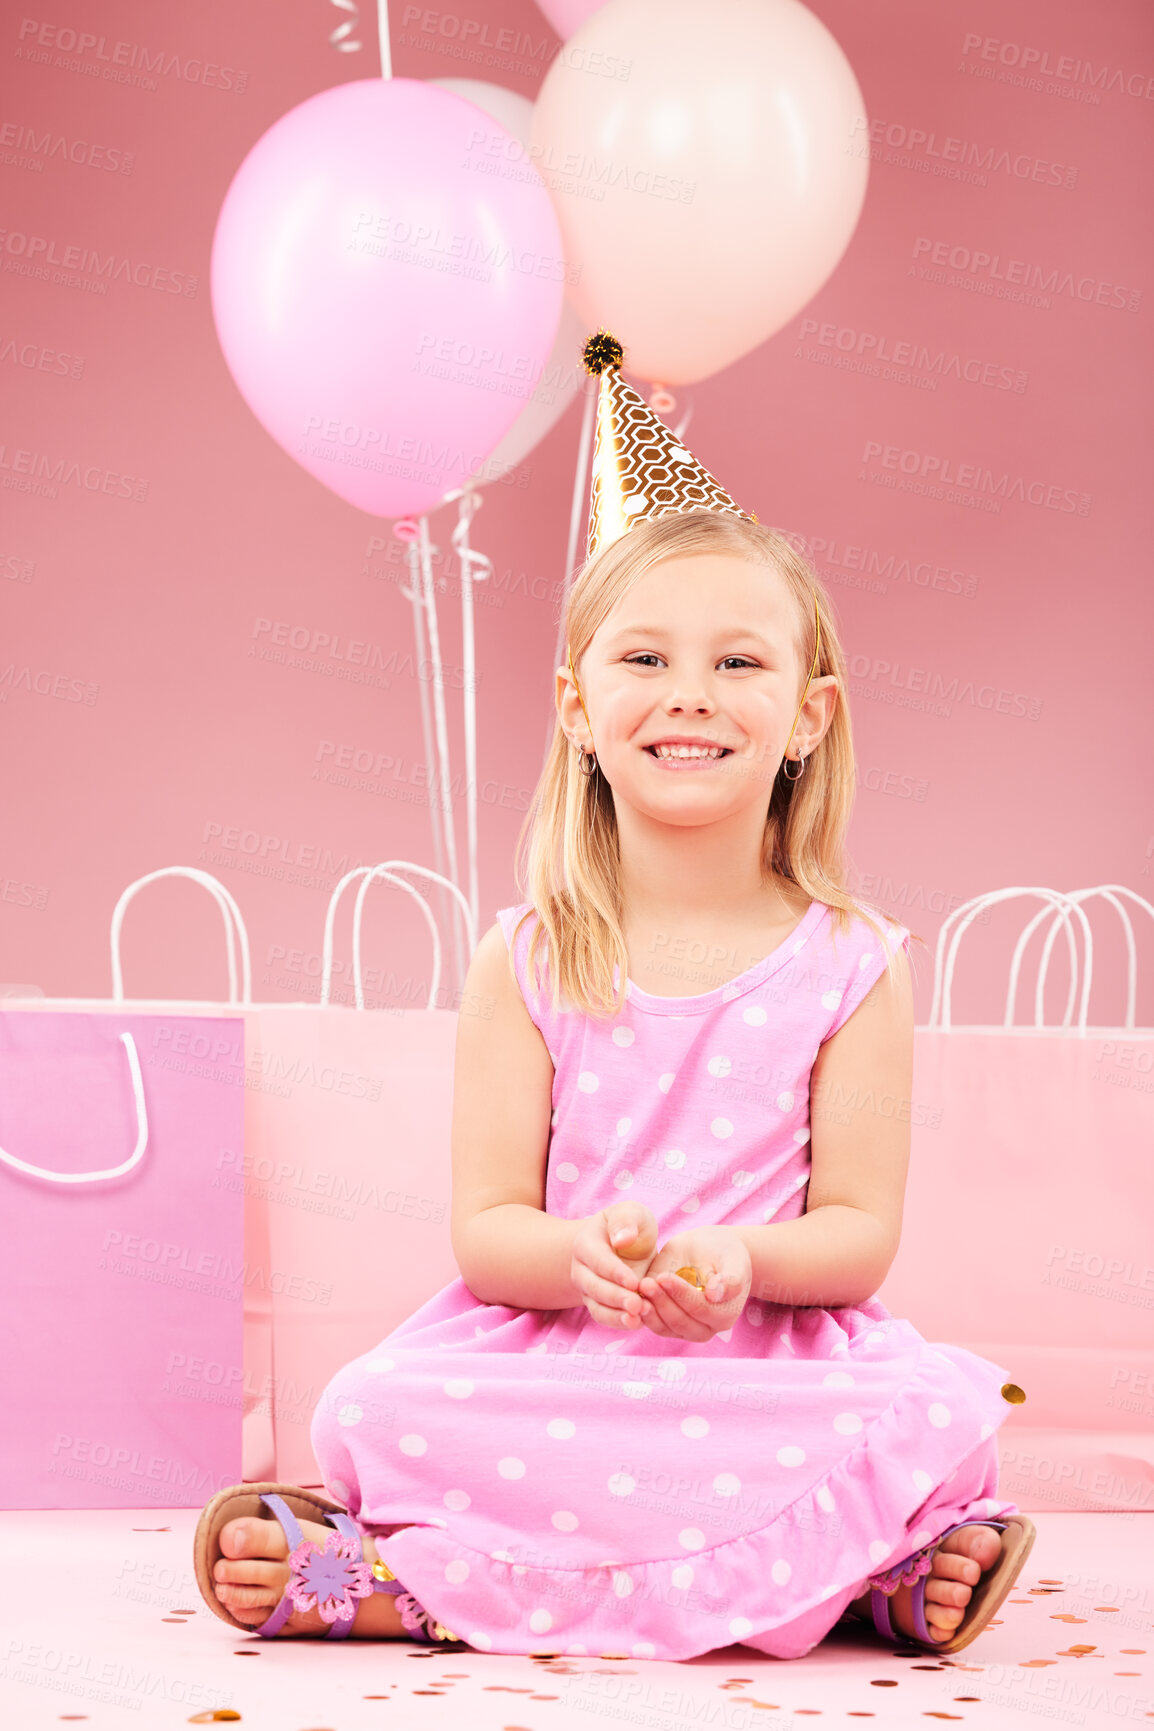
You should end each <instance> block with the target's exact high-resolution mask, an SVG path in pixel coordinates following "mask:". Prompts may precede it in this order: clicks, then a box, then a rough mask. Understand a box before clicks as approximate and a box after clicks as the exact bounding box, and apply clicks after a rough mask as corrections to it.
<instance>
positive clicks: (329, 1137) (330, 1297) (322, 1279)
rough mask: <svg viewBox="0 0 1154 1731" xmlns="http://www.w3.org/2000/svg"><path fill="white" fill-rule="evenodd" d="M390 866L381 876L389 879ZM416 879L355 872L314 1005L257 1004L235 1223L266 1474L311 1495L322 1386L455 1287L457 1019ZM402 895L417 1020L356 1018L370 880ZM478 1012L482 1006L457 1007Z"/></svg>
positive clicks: (435, 877)
mask: <svg viewBox="0 0 1154 1731" xmlns="http://www.w3.org/2000/svg"><path fill="white" fill-rule="evenodd" d="M390 868H392V869H390ZM401 870H408V871H415V872H417V873H419V875H421V876H422V877H424V878H426V879H428V880H432V881H435V882H438V883H440V884H442V885H443V886H444V887H445V888H447V889H448V890H450V891H451V892H452V893H453V894H454V895H455V896H456V897H457V899H458V901H459V902H460V904H461V906H462V908H463V910H464V913H465V924H466V930H467V933H468V938H469V946H470V953H471V952H472V950H473V948H475V946H476V937H475V933H474V931H473V926H472V918H471V914H470V912H469V908H468V904H467V903H466V902H465V901H464V898H463V897H462V896H461V893H460V891H459V890H458V889H457V888H456V886H455V885H453V884H451V883H450V882H449V881H448V880H447V879H445V878H443V877H441V876H440V875H439V874H438V873H436V872H432V871H430V870H428V868H426V867H419V866H413V865H411V864H409V863H408V862H405V861H389V862H386V864H384V865H380V866H376V867H373V868H371V869H370V868H369V867H365V866H362V867H359V868H357V869H356V870H354V871H352V872H350V873H349V874H348V875H347V876H346V877H345V878H344V879H343V880H342V881H341V883H340V884H338V886H337V888H336V890H335V892H334V894H333V897H332V900H331V902H330V905H329V910H328V917H327V919H326V924H325V938H324V976H323V981H322V987H321V1001H320V1004H319V1005H306V1004H266V1005H262V1006H261V1008H260V1011H259V1015H258V1026H259V1050H258V1052H256V1053H254V1055H253V1058H252V1063H253V1065H254V1066H255V1067H256V1068H258V1069H259V1071H260V1073H261V1075H262V1076H263V1078H264V1080H265V1089H266V1091H265V1092H263V1093H262V1095H261V1097H260V1099H261V1106H260V1111H259V1113H258V1114H257V1116H256V1119H255V1124H254V1134H253V1135H252V1137H251V1138H250V1140H249V1142H248V1143H247V1145H246V1148H245V1153H244V1161H243V1167H242V1168H241V1170H240V1171H239V1173H238V1177H239V1178H240V1179H241V1180H242V1181H243V1188H244V1193H245V1198H246V1206H247V1208H248V1209H249V1211H250V1213H251V1212H254V1211H255V1210H257V1209H261V1210H262V1211H263V1216H264V1221H265V1229H266V1231H267V1239H268V1246H269V1255H270V1260H271V1264H272V1266H274V1267H275V1268H276V1269H277V1271H278V1277H279V1278H278V1282H277V1285H276V1287H275V1290H274V1291H273V1292H272V1294H271V1300H270V1302H271V1312H272V1341H273V1347H272V1350H273V1361H274V1366H275V1374H274V1377H273V1397H272V1409H273V1425H274V1433H275V1448H276V1476H277V1477H278V1478H281V1479H285V1480H288V1481H289V1482H291V1483H294V1484H306V1485H307V1484H320V1483H321V1474H320V1469H319V1467H318V1466H317V1464H316V1461H315V1459H314V1457H313V1453H312V1448H311V1445H310V1442H309V1427H310V1425H311V1422H312V1417H313V1412H314V1411H315V1409H316V1406H317V1404H318V1402H319V1401H320V1399H321V1398H322V1396H323V1393H324V1389H325V1386H326V1384H327V1383H328V1382H329V1381H330V1379H331V1378H332V1377H333V1376H334V1375H335V1374H336V1372H337V1371H338V1370H339V1369H340V1367H341V1366H342V1365H343V1364H345V1363H347V1362H348V1361H349V1360H350V1359H352V1358H356V1357H358V1356H359V1355H360V1354H361V1353H363V1352H367V1351H368V1350H369V1348H370V1347H372V1346H374V1345H375V1344H376V1343H377V1342H378V1341H379V1340H381V1339H383V1337H384V1336H385V1335H386V1334H388V1333H389V1332H390V1331H391V1330H392V1329H393V1328H395V1327H396V1326H397V1325H398V1324H399V1323H401V1322H403V1321H404V1320H405V1318H406V1317H408V1316H410V1315H412V1313H413V1311H415V1310H417V1309H418V1308H419V1307H420V1305H422V1304H423V1303H424V1302H425V1301H426V1299H428V1298H431V1297H432V1296H433V1295H434V1294H435V1293H436V1292H438V1291H440V1289H441V1288H442V1287H443V1286H446V1285H448V1284H449V1282H450V1281H452V1280H455V1279H456V1278H457V1276H458V1272H459V1271H458V1269H457V1265H456V1260H455V1258H454V1256H453V1250H452V1244H451V1240H450V1230H449V1215H450V1201H451V1194H452V1162H451V1157H450V1124H451V1113H452V1082H453V1057H454V1051H455V1047H456V1032H457V1011H456V1010H454V1009H441V1008H437V1007H436V1006H437V1003H438V1000H439V999H441V998H443V996H444V994H443V993H442V992H441V990H440V985H439V982H440V967H441V948H440V939H439V935H438V931H437V926H436V922H435V920H434V919H433V916H432V913H431V911H430V910H429V907H428V904H427V903H426V901H425V900H424V898H423V897H422V896H420V895H418V893H417V891H416V890H414V889H413V887H412V886H411V885H410V884H407V883H405V882H404V880H403V879H402V878H401V877H399V876H398V875H397V874H398V873H399V872H400V871H401ZM358 877H359V878H360V879H361V880H362V881H361V884H360V889H359V891H358V894H357V898H356V903H355V907H354V913H353V932H352V961H353V970H352V971H353V984H354V996H355V1007H346V1006H341V1005H334V1004H333V1003H332V1002H331V1001H330V1000H331V982H332V972H333V930H334V922H335V917H336V911H337V906H338V903H339V902H340V899H341V896H342V894H343V892H344V890H345V888H346V887H347V886H349V885H350V884H351V883H353V882H354V881H355V880H356V879H357V878H358ZM378 879H381V880H384V881H387V882H390V883H391V884H393V886H394V887H396V888H398V889H401V890H405V891H407V892H408V894H409V895H411V896H412V897H413V898H414V899H415V901H416V902H417V904H418V906H419V908H420V909H421V911H422V912H423V914H424V917H425V919H426V920H427V922H428V924H429V928H430V934H431V939H432V945H433V968H432V978H431V986H430V991H429V997H428V1006H429V1007H428V1008H426V1009H421V1010H407V1009H404V1010H402V1009H376V1010H373V1009H366V1008H365V1007H364V1006H365V998H364V984H363V970H362V967H361V946H360V929H361V911H362V908H363V905H364V900H365V894H366V891H367V890H368V888H369V886H370V884H371V883H372V882H374V881H375V880H378ZM461 1010H462V1013H464V1012H466V1011H469V1012H470V1013H481V1014H483V1013H484V1006H469V1005H462V1006H461Z"/></svg>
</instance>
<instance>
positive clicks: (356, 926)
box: [321, 859, 477, 1010]
mask: <svg viewBox="0 0 1154 1731" xmlns="http://www.w3.org/2000/svg"><path fill="white" fill-rule="evenodd" d="M400 871H410V872H416V873H417V875H418V876H419V877H423V878H429V879H431V880H432V881H433V882H435V883H439V884H441V885H442V887H443V888H445V889H447V890H449V891H451V892H452V894H453V895H455V896H456V898H457V900H458V901H459V902H460V904H461V907H462V909H463V910H464V915H465V930H466V932H467V934H468V937H469V949H470V953H471V952H472V951H473V950H475V949H476V947H477V944H476V938H475V935H474V931H473V916H472V911H471V909H470V907H469V904H468V902H467V901H466V900H465V897H464V895H463V894H462V893H461V891H460V890H459V889H458V887H457V885H456V884H455V883H452V882H451V881H450V880H449V879H448V878H446V877H442V875H441V873H440V872H435V871H431V870H430V869H429V867H428V866H421V865H416V864H414V863H413V861H412V860H404V859H390V860H385V861H384V862H383V863H382V864H381V865H376V866H354V868H353V870H352V871H350V872H346V873H345V876H344V877H343V878H342V879H341V881H340V883H339V884H338V885H337V887H336V889H335V890H334V891H333V893H332V896H331V898H330V900H329V907H328V913H327V914H326V915H325V941H324V968H323V972H322V975H321V1003H322V1005H326V1004H328V1003H329V1000H330V994H331V991H332V976H333V927H334V925H335V922H336V915H337V904H338V902H339V901H340V899H341V897H342V895H343V894H344V892H345V890H346V889H347V887H348V885H349V884H351V883H353V882H354V881H355V879H357V878H361V879H362V880H363V881H362V883H361V886H360V889H359V890H358V891H357V899H356V903H355V905H354V907H353V989H354V992H355V996H356V1006H357V1009H358V1010H363V1009H364V1007H365V992H364V983H363V978H362V972H361V919H362V915H363V911H364V905H365V897H366V895H367V894H368V890H369V885H370V884H371V883H373V882H374V881H375V880H378V879H379V880H381V881H383V882H386V883H391V884H394V885H395V886H396V887H397V889H402V890H405V891H407V892H408V894H409V895H411V896H413V897H414V898H415V899H416V901H417V903H418V904H419V906H420V909H421V912H422V914H423V915H424V917H425V920H426V922H427V924H428V926H429V930H430V933H431V935H432V939H433V980H432V986H431V988H430V991H429V1002H428V1004H427V1006H426V1008H428V1009H430V1010H432V1009H435V1008H436V999H437V992H438V991H439V989H440V984H441V934H440V932H439V931H438V929H437V922H436V920H435V919H434V918H433V915H432V912H431V910H430V908H429V904H428V902H427V901H426V900H425V898H424V896H422V895H421V894H420V893H419V892H418V891H417V890H415V889H414V888H413V886H412V884H408V883H406V882H405V881H404V879H403V878H401V877H398V876H397V875H396V874H397V873H398V872H400Z"/></svg>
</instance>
